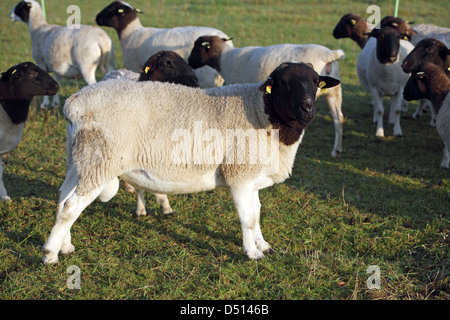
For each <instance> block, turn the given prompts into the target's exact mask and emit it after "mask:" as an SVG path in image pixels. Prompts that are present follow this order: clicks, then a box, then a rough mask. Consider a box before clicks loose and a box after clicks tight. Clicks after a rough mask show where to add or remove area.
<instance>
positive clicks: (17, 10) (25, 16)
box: [9, 0, 39, 23]
mask: <svg viewBox="0 0 450 320" xmlns="http://www.w3.org/2000/svg"><path fill="white" fill-rule="evenodd" d="M32 6H39V3H37V2H36V1H31V0H27V1H25V0H23V1H20V2H19V3H18V4H16V6H15V7H14V8H13V9H12V10H11V13H10V14H9V17H10V19H11V21H22V22H25V23H28V20H29V19H30V10H31V7H32Z"/></svg>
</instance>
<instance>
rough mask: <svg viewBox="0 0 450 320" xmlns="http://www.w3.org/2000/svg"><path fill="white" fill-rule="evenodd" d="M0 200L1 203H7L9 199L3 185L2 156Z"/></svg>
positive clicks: (0, 157)
mask: <svg viewBox="0 0 450 320" xmlns="http://www.w3.org/2000/svg"><path fill="white" fill-rule="evenodd" d="M0 199H1V200H2V201H9V200H11V198H10V197H9V196H8V194H7V193H6V188H5V185H4V184H3V164H2V156H0Z"/></svg>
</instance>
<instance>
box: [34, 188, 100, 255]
mask: <svg viewBox="0 0 450 320" xmlns="http://www.w3.org/2000/svg"><path fill="white" fill-rule="evenodd" d="M102 190H103V188H96V189H94V190H92V191H91V192H89V193H88V194H86V195H84V196H79V195H78V194H77V192H76V191H75V192H73V193H72V195H70V196H69V197H68V199H67V200H66V201H65V202H64V203H60V204H59V205H58V210H61V211H60V212H58V214H57V216H56V222H55V226H54V227H53V229H52V231H51V232H50V236H49V237H48V240H47V242H46V243H45V244H44V247H43V257H42V262H43V263H44V264H52V263H58V253H59V251H60V250H61V252H62V253H67V250H68V251H69V253H71V252H73V250H74V249H73V246H71V245H70V246H69V245H68V243H69V244H70V228H71V227H72V225H73V224H74V222H75V221H76V220H77V218H78V217H79V216H80V214H81V212H82V211H83V210H84V209H85V208H86V207H87V206H88V205H89V204H90V203H91V202H93V201H94V200H95V199H96V198H97V197H98V196H99V194H100V193H101V191H102ZM64 251H66V252H64Z"/></svg>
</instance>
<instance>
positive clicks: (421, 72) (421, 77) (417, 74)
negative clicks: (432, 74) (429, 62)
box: [416, 71, 426, 79]
mask: <svg viewBox="0 0 450 320" xmlns="http://www.w3.org/2000/svg"><path fill="white" fill-rule="evenodd" d="M425 77H426V73H425V72H424V71H419V72H416V78H418V79H423V78H425Z"/></svg>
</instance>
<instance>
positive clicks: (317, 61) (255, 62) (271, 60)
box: [189, 36, 344, 157]
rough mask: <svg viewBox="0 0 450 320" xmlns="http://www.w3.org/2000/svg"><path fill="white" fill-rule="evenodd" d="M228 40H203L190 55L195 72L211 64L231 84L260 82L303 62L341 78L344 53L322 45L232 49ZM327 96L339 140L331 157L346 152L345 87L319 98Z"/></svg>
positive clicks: (216, 38) (334, 88) (325, 73)
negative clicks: (284, 66)
mask: <svg viewBox="0 0 450 320" xmlns="http://www.w3.org/2000/svg"><path fill="white" fill-rule="evenodd" d="M228 41H230V40H229V39H228V38H221V37H218V36H202V37H199V38H198V39H197V40H196V41H195V44H194V48H193V49H192V52H191V54H190V56H189V65H190V66H191V67H193V68H194V69H196V68H199V67H202V66H204V65H209V66H211V67H213V68H214V69H216V70H217V71H218V72H219V73H220V74H221V75H222V77H223V78H224V80H225V82H226V83H227V84H235V83H257V82H260V81H262V80H263V79H265V78H266V77H267V76H268V75H269V74H270V72H271V71H272V70H273V69H275V68H276V67H277V66H278V65H279V64H280V63H282V62H286V61H301V62H307V63H311V64H312V65H313V66H314V69H315V70H316V71H317V72H318V73H319V74H321V75H329V76H331V77H334V78H336V79H339V78H340V75H339V65H338V61H337V60H339V59H341V58H343V57H344V51H342V50H340V49H339V50H330V49H328V48H326V47H323V46H321V45H318V44H304V45H296V44H280V45H273V46H269V47H243V48H230V47H229V46H227V45H226V43H227V42H228ZM322 94H324V96H325V98H326V100H327V103H328V107H329V109H330V113H331V115H332V117H333V121H334V127H335V140H334V146H333V150H332V152H331V155H332V156H333V157H336V156H337V155H338V154H339V153H340V152H342V131H343V128H342V127H343V123H344V115H343V114H342V111H341V105H342V88H341V85H338V86H336V87H333V88H332V89H330V90H319V89H318V93H317V97H319V96H320V95H322Z"/></svg>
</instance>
